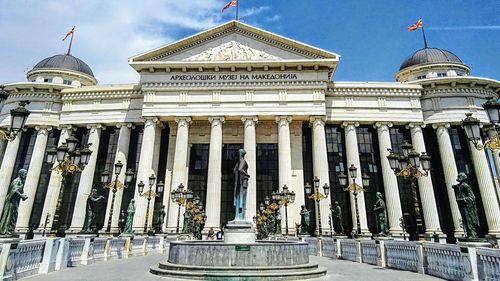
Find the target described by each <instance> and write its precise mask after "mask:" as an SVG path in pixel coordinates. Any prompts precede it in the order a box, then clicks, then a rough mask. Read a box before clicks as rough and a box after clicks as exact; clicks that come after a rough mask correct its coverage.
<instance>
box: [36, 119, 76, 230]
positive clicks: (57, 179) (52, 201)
mask: <svg viewBox="0 0 500 281" xmlns="http://www.w3.org/2000/svg"><path fill="white" fill-rule="evenodd" d="M71 131H72V127H71V125H68V126H64V127H62V128H61V134H60V136H59V141H58V143H57V146H58V147H59V146H61V145H62V144H63V143H66V139H67V138H69V136H70V135H71ZM57 165H58V163H57V161H56V163H54V165H53V167H56V166H57ZM61 184H62V175H61V173H59V172H57V171H52V172H51V173H50V179H49V185H48V187H47V195H46V196H45V202H44V203H43V211H42V218H41V220H40V225H39V227H38V229H39V230H40V231H42V230H43V227H44V225H45V219H46V218H47V217H48V219H49V220H48V223H47V230H48V231H50V229H51V227H52V223H53V221H54V214H55V213H56V207H57V199H58V198H59V192H60V189H61Z"/></svg>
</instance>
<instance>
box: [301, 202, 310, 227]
mask: <svg viewBox="0 0 500 281" xmlns="http://www.w3.org/2000/svg"><path fill="white" fill-rule="evenodd" d="M300 208H301V210H300V234H309V231H310V229H311V215H310V212H309V210H307V209H306V206H304V205H302V206H300Z"/></svg>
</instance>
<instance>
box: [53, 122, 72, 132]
mask: <svg viewBox="0 0 500 281" xmlns="http://www.w3.org/2000/svg"><path fill="white" fill-rule="evenodd" d="M57 128H58V129H59V130H66V131H71V130H72V129H73V126H72V125H70V124H64V125H59V126H58V127H57Z"/></svg>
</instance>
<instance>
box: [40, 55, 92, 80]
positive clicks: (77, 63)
mask: <svg viewBox="0 0 500 281" xmlns="http://www.w3.org/2000/svg"><path fill="white" fill-rule="evenodd" d="M41 68H62V69H68V70H73V71H78V72H82V73H85V74H87V75H90V76H92V77H94V73H92V69H90V67H89V66H88V65H87V64H86V63H85V62H83V61H82V60H81V59H79V58H77V57H74V56H72V55H67V54H66V55H55V56H52V57H49V58H46V59H44V60H42V61H40V62H39V63H37V64H36V65H35V67H33V70H36V69H41Z"/></svg>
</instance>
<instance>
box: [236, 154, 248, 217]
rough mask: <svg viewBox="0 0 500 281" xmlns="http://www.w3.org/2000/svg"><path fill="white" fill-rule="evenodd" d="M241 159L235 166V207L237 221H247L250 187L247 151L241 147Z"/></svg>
mask: <svg viewBox="0 0 500 281" xmlns="http://www.w3.org/2000/svg"><path fill="white" fill-rule="evenodd" d="M238 153H239V160H238V162H237V163H236V165H235V166H234V169H233V173H234V207H235V217H234V220H233V221H235V222H238V221H239V222H241V221H245V211H246V200H247V188H248V178H250V175H249V174H248V163H247V161H246V160H245V154H247V153H246V151H245V150H244V149H240V150H239V151H238Z"/></svg>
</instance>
